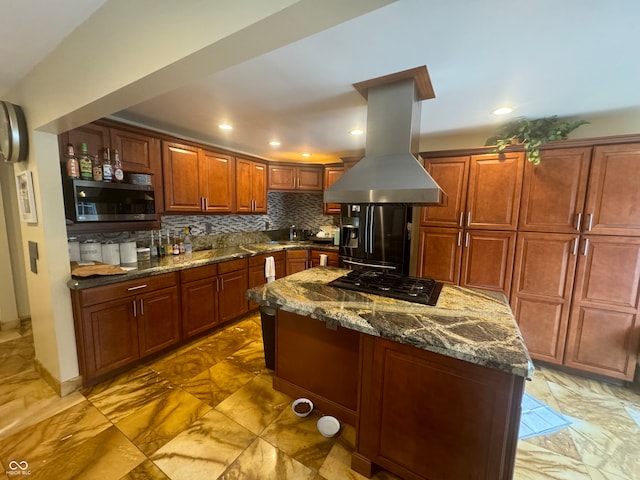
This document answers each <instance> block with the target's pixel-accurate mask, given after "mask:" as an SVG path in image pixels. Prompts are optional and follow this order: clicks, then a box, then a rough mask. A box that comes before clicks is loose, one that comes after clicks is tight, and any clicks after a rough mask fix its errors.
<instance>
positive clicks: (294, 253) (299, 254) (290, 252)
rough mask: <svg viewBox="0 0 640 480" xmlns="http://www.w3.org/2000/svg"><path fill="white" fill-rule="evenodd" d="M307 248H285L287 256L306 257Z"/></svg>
mask: <svg viewBox="0 0 640 480" xmlns="http://www.w3.org/2000/svg"><path fill="white" fill-rule="evenodd" d="M308 254H309V251H308V250H287V258H307V255H308Z"/></svg>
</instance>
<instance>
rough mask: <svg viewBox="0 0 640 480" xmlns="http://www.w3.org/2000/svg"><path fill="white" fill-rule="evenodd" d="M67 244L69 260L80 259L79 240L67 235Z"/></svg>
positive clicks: (77, 260)
mask: <svg viewBox="0 0 640 480" xmlns="http://www.w3.org/2000/svg"><path fill="white" fill-rule="evenodd" d="M67 245H69V261H70V262H79V261H80V242H79V241H78V239H77V238H76V237H69V238H68V239H67Z"/></svg>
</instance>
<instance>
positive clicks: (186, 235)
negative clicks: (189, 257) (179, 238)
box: [184, 227, 193, 253]
mask: <svg viewBox="0 0 640 480" xmlns="http://www.w3.org/2000/svg"><path fill="white" fill-rule="evenodd" d="M190 233H191V227H184V253H192V252H193V245H192V244H191V239H190V238H189V234H190Z"/></svg>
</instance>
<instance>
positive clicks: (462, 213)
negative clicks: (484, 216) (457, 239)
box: [458, 212, 464, 226]
mask: <svg viewBox="0 0 640 480" xmlns="http://www.w3.org/2000/svg"><path fill="white" fill-rule="evenodd" d="M463 218H464V212H460V220H458V225H459V226H462V219H463Z"/></svg>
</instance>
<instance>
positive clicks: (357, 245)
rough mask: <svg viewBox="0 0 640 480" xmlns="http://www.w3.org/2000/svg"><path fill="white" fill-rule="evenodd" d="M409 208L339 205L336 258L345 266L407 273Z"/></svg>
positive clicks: (392, 205) (401, 206) (400, 206)
mask: <svg viewBox="0 0 640 480" xmlns="http://www.w3.org/2000/svg"><path fill="white" fill-rule="evenodd" d="M410 221H411V208H410V207H407V206H403V205H395V204H391V205H374V204H346V203H345V204H342V207H341V222H340V230H341V231H340V257H341V260H342V264H343V266H344V267H346V268H351V269H359V268H368V269H373V270H381V271H387V272H393V273H399V274H403V273H404V274H407V273H408V266H409V242H410V236H409V227H410V224H409V222H410Z"/></svg>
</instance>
